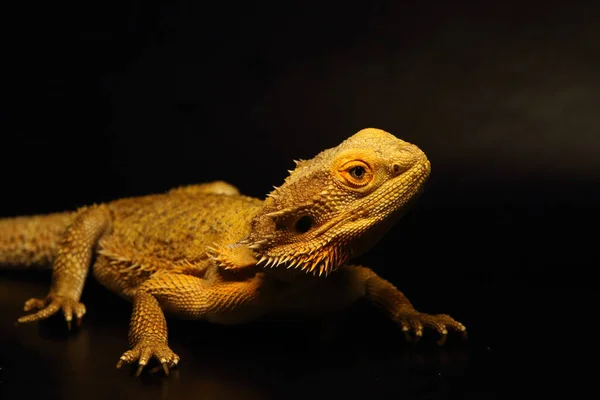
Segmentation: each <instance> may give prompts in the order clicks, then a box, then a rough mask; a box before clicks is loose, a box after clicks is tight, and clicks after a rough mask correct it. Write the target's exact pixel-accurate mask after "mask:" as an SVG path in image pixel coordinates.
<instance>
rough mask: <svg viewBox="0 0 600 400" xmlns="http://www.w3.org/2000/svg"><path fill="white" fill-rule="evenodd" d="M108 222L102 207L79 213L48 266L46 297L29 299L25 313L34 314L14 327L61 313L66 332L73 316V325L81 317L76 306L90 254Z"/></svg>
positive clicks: (80, 309) (80, 307) (81, 311)
mask: <svg viewBox="0 0 600 400" xmlns="http://www.w3.org/2000/svg"><path fill="white" fill-rule="evenodd" d="M111 222H112V218H111V215H110V211H109V210H108V207H107V206H106V205H99V206H92V207H89V208H86V209H83V210H82V211H80V212H79V214H78V216H77V217H76V218H75V220H74V221H73V223H72V224H71V225H69V227H67V230H66V231H65V234H64V237H63V239H62V242H61V243H60V245H59V247H58V251H57V254H56V257H55V259H54V264H53V266H52V284H51V287H50V293H49V294H48V295H47V296H46V297H45V298H43V299H37V298H33V299H29V300H28V301H27V302H26V303H25V307H24V309H25V311H26V312H28V311H31V310H34V309H38V310H39V311H37V312H36V313H33V314H29V315H26V316H23V317H21V318H19V319H18V320H17V322H18V323H26V322H34V321H39V320H42V319H46V318H48V317H50V316H51V315H53V314H55V313H56V312H57V311H58V310H60V309H62V311H63V314H64V317H65V320H66V321H67V325H68V327H69V329H71V321H72V320H73V313H75V318H76V324H77V325H78V324H79V323H80V322H81V318H82V317H83V315H84V314H85V306H84V305H83V303H80V302H79V299H80V297H81V292H82V291H83V286H84V283H85V279H86V276H87V273H88V270H89V267H90V262H91V259H92V252H93V250H94V248H95V247H96V244H97V243H98V241H99V240H100V238H101V237H102V235H103V234H104V233H106V232H107V231H109V230H110V227H111Z"/></svg>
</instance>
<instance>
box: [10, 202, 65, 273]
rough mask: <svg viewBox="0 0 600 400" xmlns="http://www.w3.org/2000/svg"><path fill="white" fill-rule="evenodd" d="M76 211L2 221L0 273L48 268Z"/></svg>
mask: <svg viewBox="0 0 600 400" xmlns="http://www.w3.org/2000/svg"><path fill="white" fill-rule="evenodd" d="M74 218H75V213H74V212H65V213H54V214H47V215H34V216H26V217H14V218H4V219H0V270H2V269H48V268H50V267H51V266H52V259H53V258H54V254H55V252H56V249H57V247H58V244H59V243H60V240H61V238H62V235H63V233H64V232H65V230H66V229H67V226H68V225H69V224H70V223H71V222H72V221H73V219H74Z"/></svg>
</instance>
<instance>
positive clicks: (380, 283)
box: [341, 266, 467, 345]
mask: <svg viewBox="0 0 600 400" xmlns="http://www.w3.org/2000/svg"><path fill="white" fill-rule="evenodd" d="M341 272H342V274H344V275H345V276H346V278H347V279H348V280H349V281H350V282H349V286H348V287H350V288H353V290H358V291H359V293H360V295H362V296H364V297H366V298H367V299H368V300H370V301H371V302H372V303H373V304H375V305H376V306H378V307H379V308H381V309H382V310H383V311H384V312H385V313H386V314H387V315H388V316H389V317H390V318H391V319H392V320H394V321H395V322H397V323H398V324H400V326H401V327H402V331H403V332H404V334H405V336H406V338H407V339H408V340H412V341H417V340H419V338H420V337H421V336H423V327H429V328H433V329H435V330H437V331H438V333H439V334H440V339H439V340H438V344H439V345H443V344H444V343H445V341H446V337H447V335H448V330H454V331H457V332H460V333H461V334H462V335H463V337H465V338H466V335H467V330H466V328H465V326H464V325H463V324H461V323H460V322H457V321H455V320H454V319H453V318H452V317H450V316H449V315H446V314H436V315H431V314H425V313H421V312H419V311H417V310H415V308H414V307H413V305H412V304H411V303H410V301H409V300H408V299H407V298H406V296H404V294H402V292H400V291H399V290H398V289H397V288H396V287H395V286H394V285H392V284H391V283H390V282H388V281H386V280H385V279H383V278H381V277H380V276H378V275H377V274H376V273H375V272H373V270H371V269H370V268H366V267H361V266H346V267H344V268H343V270H342V271H341ZM411 331H412V333H413V334H414V339H411V337H410V335H409V333H410V332H411Z"/></svg>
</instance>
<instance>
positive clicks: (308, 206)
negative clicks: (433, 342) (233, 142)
mask: <svg viewBox="0 0 600 400" xmlns="http://www.w3.org/2000/svg"><path fill="white" fill-rule="evenodd" d="M295 163H296V167H295V169H294V170H292V171H289V176H287V177H286V178H285V180H284V182H283V184H282V185H281V186H280V187H275V188H274V190H273V191H272V192H270V193H269V194H268V195H267V196H266V197H265V199H264V200H262V199H258V198H254V197H249V196H245V195H242V194H240V192H239V190H238V189H237V188H236V187H235V186H233V185H231V184H229V183H226V182H224V181H214V182H206V183H200V184H196V185H189V186H180V187H176V188H173V189H171V190H169V191H167V192H164V193H160V194H151V195H146V196H139V197H130V198H124V199H118V200H114V201H111V202H106V203H101V204H93V205H91V206H85V207H82V208H80V209H78V210H75V211H69V212H62V213H61V212H57V213H52V214H41V215H31V216H19V217H12V218H4V219H0V265H2V266H3V267H4V268H11V267H12V268H17V267H19V268H24V267H28V268H48V267H51V268H52V281H51V286H50V290H49V293H48V295H47V296H46V297H44V298H32V299H30V300H28V301H26V302H25V306H24V310H25V312H26V313H29V314H27V315H24V316H22V317H20V318H19V319H18V321H17V324H25V323H31V322H35V321H40V320H43V319H46V318H48V317H50V316H52V315H54V314H57V313H59V311H62V314H63V316H64V319H65V320H66V323H67V325H68V329H69V330H70V329H71V325H72V322H73V321H74V322H75V324H76V325H77V326H79V325H80V324H81V321H82V318H83V316H84V314H85V313H86V308H85V306H84V304H83V303H81V302H80V296H81V294H82V290H83V288H84V283H85V281H86V277H87V275H88V272H89V271H90V270H91V272H92V274H93V276H94V277H95V278H96V279H97V280H98V281H99V282H100V283H101V284H102V285H103V286H105V287H106V288H108V289H109V290H110V291H112V292H114V293H116V294H118V295H120V296H121V297H123V298H125V299H127V300H129V301H131V302H132V303H133V310H132V314H131V319H130V326H129V333H128V342H129V349H128V350H127V351H125V352H124V353H123V355H122V356H121V357H120V358H119V360H118V363H117V368H121V367H122V366H123V365H126V364H132V365H133V366H134V367H135V364H136V363H137V370H136V375H137V376H139V375H140V374H141V372H142V371H143V369H144V367H145V366H146V365H147V364H148V362H149V360H151V359H152V358H156V359H157V360H158V361H159V363H160V364H158V367H157V368H155V370H156V369H160V368H161V366H162V369H163V370H164V372H165V373H166V374H167V375H168V374H169V371H170V369H172V368H174V367H176V365H177V364H178V362H179V360H180V358H179V356H178V355H177V354H175V353H174V352H173V351H172V350H171V349H170V347H169V345H168V331H167V324H166V319H165V314H167V315H170V316H173V317H178V318H183V319H191V320H205V321H209V322H211V323H217V324H240V323H244V322H249V321H252V320H254V319H257V318H259V317H262V316H266V315H269V314H277V313H307V314H310V313H323V312H336V311H340V310H342V309H343V308H345V307H347V306H348V305H350V304H352V303H353V302H355V301H357V300H358V299H361V298H366V299H368V301H370V302H371V303H372V304H374V305H375V306H377V307H378V308H380V309H381V310H383V312H384V313H385V314H386V315H387V316H388V317H389V318H391V319H392V320H393V321H395V322H396V323H397V324H398V325H399V327H400V328H401V330H402V331H403V332H404V334H405V336H406V337H407V339H408V340H411V341H417V340H418V339H419V338H420V337H422V335H423V331H424V328H425V327H427V328H431V329H433V330H435V331H437V332H438V334H439V340H438V343H439V344H440V345H443V344H444V342H445V340H446V338H447V335H448V332H449V331H456V332H459V333H461V334H462V335H463V336H464V337H466V328H465V326H464V325H463V324H461V323H460V322H458V321H456V320H454V319H453V318H452V317H450V316H448V315H446V314H435V315H433V314H427V313H422V312H419V311H417V310H416V309H415V308H414V307H413V305H412V304H411V302H410V301H409V300H408V298H406V296H404V294H403V293H402V292H400V291H399V290H398V289H397V288H396V286H394V285H393V284H392V283H391V282H389V281H387V280H385V279H383V278H381V277H380V276H379V275H377V274H376V273H375V272H374V271H373V270H372V269H370V268H368V267H365V266H361V265H354V264H351V263H350V261H352V259H353V258H355V257H357V256H359V255H361V254H364V253H365V252H367V251H368V250H369V249H371V248H372V247H373V246H374V245H375V244H376V243H377V242H378V241H379V240H380V239H381V237H382V236H383V235H384V234H385V233H386V232H387V231H388V230H389V229H390V228H391V227H392V226H393V225H394V224H395V223H396V222H397V221H398V220H399V218H401V217H402V216H403V215H404V214H405V213H406V212H407V211H408V210H409V209H410V207H411V205H412V204H413V203H414V201H415V200H416V199H417V198H418V197H419V196H420V194H421V193H422V192H423V188H424V185H425V183H426V181H427V180H428V177H429V175H430V172H431V163H430V161H429V160H428V158H427V156H426V155H425V153H424V152H423V151H422V150H421V149H420V148H419V147H417V146H416V145H414V144H412V143H409V142H406V141H404V140H401V139H399V138H397V137H396V136H394V135H392V134H391V133H388V132H386V131H384V130H380V129H375V128H367V129H362V130H360V131H359V132H357V133H355V134H354V135H352V136H350V137H348V138H347V139H346V140H344V141H343V142H342V143H341V144H339V145H338V146H337V147H333V148H330V149H327V150H324V151H322V152H320V153H319V154H317V155H316V156H315V157H314V158H312V159H310V160H299V161H295Z"/></svg>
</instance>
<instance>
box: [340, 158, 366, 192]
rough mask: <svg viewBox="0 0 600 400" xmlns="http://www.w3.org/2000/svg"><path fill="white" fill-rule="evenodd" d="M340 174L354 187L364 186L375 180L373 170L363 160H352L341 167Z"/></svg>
mask: <svg viewBox="0 0 600 400" xmlns="http://www.w3.org/2000/svg"><path fill="white" fill-rule="evenodd" d="M340 175H341V176H342V178H344V180H345V181H346V182H347V183H348V184H349V185H350V186H352V187H363V186H365V185H367V184H368V183H369V182H371V181H372V180H373V171H372V170H371V168H370V167H369V165H368V164H366V163H364V162H362V161H356V160H355V161H350V162H347V163H346V164H344V165H343V166H342V167H341V168H340Z"/></svg>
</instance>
